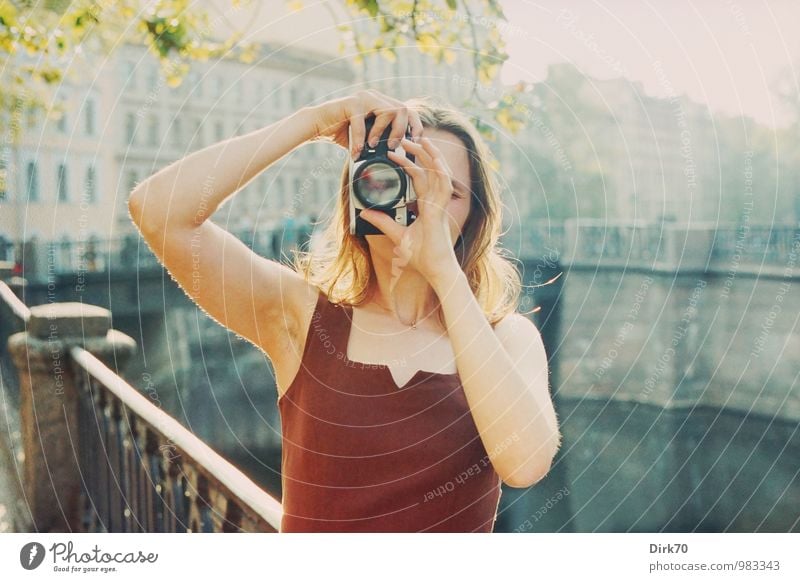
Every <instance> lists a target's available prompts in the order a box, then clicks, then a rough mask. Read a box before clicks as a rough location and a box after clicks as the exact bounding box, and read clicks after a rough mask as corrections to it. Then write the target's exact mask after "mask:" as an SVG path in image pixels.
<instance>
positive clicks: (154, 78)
mask: <svg viewBox="0 0 800 582" xmlns="http://www.w3.org/2000/svg"><path fill="white" fill-rule="evenodd" d="M157 86H158V66H157V65H150V67H149V68H148V69H147V88H148V89H149V90H150V91H153V90H155V88H156V87H157Z"/></svg>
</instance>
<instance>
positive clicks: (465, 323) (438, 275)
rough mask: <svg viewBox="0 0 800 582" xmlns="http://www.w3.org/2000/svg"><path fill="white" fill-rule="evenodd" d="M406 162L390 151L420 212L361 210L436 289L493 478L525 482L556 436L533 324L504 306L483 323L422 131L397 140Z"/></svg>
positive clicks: (441, 176)
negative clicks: (497, 317)
mask: <svg viewBox="0 0 800 582" xmlns="http://www.w3.org/2000/svg"><path fill="white" fill-rule="evenodd" d="M402 144H403V147H404V148H405V149H406V150H408V151H410V152H411V153H413V154H414V155H415V156H416V161H415V162H412V161H410V160H409V159H407V158H406V157H405V156H403V155H398V154H396V153H395V152H390V153H389V154H388V155H389V157H390V158H391V159H392V160H394V161H395V162H396V163H397V164H398V165H400V166H402V167H403V168H404V169H405V171H406V172H407V173H408V174H409V175H410V176H411V178H412V180H413V181H414V189H415V191H416V193H417V196H418V200H419V205H420V213H419V217H418V219H417V220H415V221H414V222H413V223H412V224H411V225H410V226H401V225H399V224H397V223H396V222H395V221H394V220H392V219H391V218H389V217H388V216H387V215H386V214H384V213H382V212H378V211H376V210H363V211H362V212H361V216H362V218H365V219H366V220H367V221H368V222H371V223H372V224H373V225H375V226H377V227H378V228H379V229H380V230H381V231H382V232H384V233H385V234H386V235H388V236H389V237H390V238H391V239H392V241H393V242H394V243H395V245H397V246H396V247H395V254H396V256H398V257H399V258H400V259H401V262H402V263H404V264H409V265H411V266H412V267H414V268H415V269H416V270H417V271H419V272H420V273H422V274H423V276H424V277H425V278H426V279H427V280H428V283H429V284H430V285H431V287H432V288H433V290H434V292H435V293H436V294H437V296H438V297H439V301H440V303H441V304H442V309H443V311H444V317H445V325H446V327H447V334H448V336H449V337H450V341H451V342H452V345H453V351H454V352H455V354H456V367H457V368H458V375H459V377H460V379H461V384H462V385H463V386H464V393H465V394H466V397H467V402H468V404H469V407H470V410H471V411H472V417H473V419H474V421H475V426H476V427H477V429H478V432H479V433H480V436H481V439H482V441H483V444H484V448H485V449H486V452H487V454H488V455H489V459H490V460H491V462H492V465H493V466H494V468H495V470H496V471H497V473H498V475H500V478H501V479H502V480H503V481H504V482H505V483H506V484H507V485H510V486H512V487H530V486H531V485H533V484H534V483H536V482H537V481H539V480H540V479H541V478H542V477H544V476H545V475H546V474H547V472H548V471H549V470H550V465H551V464H552V461H553V457H554V456H555V454H556V452H557V451H558V448H559V446H560V444H561V435H560V434H559V431H558V421H557V419H556V413H555V409H554V408H553V403H552V401H551V399H550V395H549V381H548V379H549V370H548V366H547V355H546V354H545V351H544V345H543V344H542V338H541V336H540V335H539V330H537V329H536V326H535V325H534V324H533V322H531V321H530V320H529V319H527V318H526V317H524V316H522V315H519V314H512V315H509V316H508V317H506V318H505V319H504V320H503V321H501V322H499V323H498V324H497V325H496V326H495V329H492V326H491V325H489V322H488V321H487V320H486V316H485V315H484V313H483V309H481V306H480V305H479V304H478V300H477V299H476V298H475V295H474V294H473V293H472V289H471V288H470V286H469V282H468V281H467V276H466V275H465V274H464V271H463V270H462V269H461V266H460V265H459V264H458V260H457V258H456V254H455V251H454V249H453V240H452V234H451V232H450V225H449V223H448V217H447V213H446V211H445V209H446V207H447V203H448V201H449V200H450V196H451V193H452V192H453V185H452V182H451V178H450V171H449V168H447V164H446V162H445V160H444V158H443V156H442V153H441V151H439V149H438V148H437V147H436V146H434V145H433V143H432V142H431V141H430V140H429V139H428V138H425V137H423V138H422V139H421V140H420V143H419V144H415V143H412V142H410V141H409V140H407V139H404V140H402Z"/></svg>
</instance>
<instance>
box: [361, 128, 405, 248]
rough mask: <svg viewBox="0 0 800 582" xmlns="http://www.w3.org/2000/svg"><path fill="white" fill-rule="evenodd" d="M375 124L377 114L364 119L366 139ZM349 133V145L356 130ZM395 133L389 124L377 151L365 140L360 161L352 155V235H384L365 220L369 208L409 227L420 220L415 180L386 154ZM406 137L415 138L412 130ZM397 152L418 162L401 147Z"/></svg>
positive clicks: (376, 148)
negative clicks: (391, 137)
mask: <svg viewBox="0 0 800 582" xmlns="http://www.w3.org/2000/svg"><path fill="white" fill-rule="evenodd" d="M374 123H375V116H374V115H370V116H368V117H367V118H366V119H365V120H364V124H365V126H366V133H365V136H369V132H370V130H371V129H372V126H373V124H374ZM348 131H349V144H352V143H353V130H352V127H351V128H349V130H348ZM391 131H392V126H391V124H389V125H388V126H387V127H386V129H385V130H384V132H383V135H381V137H380V139H379V140H378V143H377V144H375V147H374V148H372V147H370V145H369V144H368V143H366V137H365V143H364V147H363V149H362V150H361V152H360V153H359V156H358V159H356V160H354V159H353V157H352V156H350V172H349V180H350V184H349V185H350V188H349V191H350V205H349V208H350V233H351V234H355V235H365V234H384V233H383V232H382V231H381V230H380V229H379V228H377V227H375V226H373V225H372V224H370V223H369V222H367V221H366V220H364V219H363V218H361V216H360V214H361V211H362V210H364V209H367V208H370V209H372V210H377V211H379V212H383V213H384V214H387V215H388V216H389V217H391V218H392V219H393V220H394V221H395V222H397V223H398V224H402V225H403V226H409V225H410V224H412V223H413V222H414V220H416V218H417V213H416V200H417V197H416V194H415V193H414V186H413V184H412V182H411V177H410V176H409V175H408V174H406V172H405V170H404V169H403V168H402V167H400V166H398V165H397V164H396V163H395V162H393V161H392V160H390V159H389V158H388V157H387V155H386V154H387V152H388V151H389V145H388V140H389V134H390V133H391ZM406 137H407V138H409V139H410V138H411V132H410V131H409V130H406ZM394 151H395V152H397V153H398V154H400V155H405V156H406V157H407V158H408V159H409V160H411V161H412V162H413V161H414V154H410V153H408V152H405V151H404V150H403V148H402V146H400V145H398V146H397V148H395V150H394Z"/></svg>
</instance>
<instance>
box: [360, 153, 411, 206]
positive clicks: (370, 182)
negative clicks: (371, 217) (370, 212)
mask: <svg viewBox="0 0 800 582" xmlns="http://www.w3.org/2000/svg"><path fill="white" fill-rule="evenodd" d="M402 187H403V182H402V178H401V176H400V174H399V173H398V168H397V166H396V165H389V164H387V163H385V162H375V163H373V164H368V165H366V166H363V168H361V171H359V172H358V173H357V175H356V177H355V180H353V188H354V189H355V194H356V196H358V197H359V199H360V200H361V201H362V202H363V203H364V205H365V206H391V205H393V204H394V203H395V202H396V200H397V199H398V197H399V196H400V193H401V191H402Z"/></svg>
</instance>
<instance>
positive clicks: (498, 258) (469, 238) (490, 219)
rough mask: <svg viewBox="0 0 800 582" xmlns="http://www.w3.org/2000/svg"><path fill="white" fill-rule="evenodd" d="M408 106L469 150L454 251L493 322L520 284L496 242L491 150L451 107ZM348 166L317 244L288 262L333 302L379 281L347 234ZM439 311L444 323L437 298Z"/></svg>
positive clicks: (356, 299) (349, 300)
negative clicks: (465, 203)
mask: <svg viewBox="0 0 800 582" xmlns="http://www.w3.org/2000/svg"><path fill="white" fill-rule="evenodd" d="M406 105H407V106H408V107H410V108H413V109H414V110H415V111H417V112H418V113H419V116H420V120H421V121H422V125H423V129H434V130H440V131H446V132H449V133H451V134H452V135H454V136H455V137H457V138H458V139H459V140H460V141H461V142H462V143H463V144H464V147H465V148H466V150H467V155H468V158H469V168H470V182H471V184H470V190H471V196H472V201H471V207H470V213H469V215H468V217H467V220H466V221H465V223H464V227H463V228H462V232H461V234H460V235H459V237H458V240H457V241H456V244H455V246H454V250H455V252H456V256H457V258H458V261H459V264H460V266H461V269H462V270H463V271H464V273H465V274H466V276H467V280H468V281H469V286H470V288H471V289H472V292H473V294H474V295H475V297H476V299H477V301H478V303H479V305H480V306H481V308H482V310H483V312H484V313H485V315H486V318H487V320H488V321H489V323H490V324H491V325H492V326H494V325H495V324H496V323H498V322H499V321H500V320H502V319H503V318H504V317H505V316H506V315H508V314H509V313H513V312H515V311H516V310H517V307H518V305H519V298H520V293H521V287H522V285H521V280H520V276H519V273H518V271H517V270H516V268H515V267H514V265H513V264H512V263H511V257H510V256H509V255H508V254H507V251H506V249H504V248H502V247H500V246H499V245H498V239H499V237H500V235H501V223H502V203H501V200H500V193H499V187H498V185H497V180H496V179H495V176H494V170H493V168H492V161H491V160H492V154H491V151H490V150H489V148H488V147H487V146H486V144H485V143H484V141H483V139H482V138H481V136H480V134H479V133H478V130H477V129H476V128H475V126H474V125H473V124H472V123H471V122H470V121H469V119H467V118H466V117H465V116H464V115H462V114H461V113H459V112H457V111H456V110H454V109H453V108H452V107H450V106H448V105H446V104H443V103H441V102H438V101H436V100H434V99H433V98H431V97H417V98H414V99H410V100H408V101H406ZM348 166H349V163H348V162H345V165H344V168H343V170H342V175H341V183H340V188H339V196H338V199H337V203H336V209H335V211H334V213H333V215H332V217H331V219H330V220H329V222H328V223H327V225H326V226H325V228H324V230H323V231H322V233H321V238H320V241H319V243H318V244H315V248H314V249H311V248H310V245H309V248H308V250H305V251H302V250H297V251H295V253H294V258H293V259H292V263H293V266H294V269H295V270H296V271H297V273H299V274H301V275H302V276H303V277H304V278H305V280H306V281H308V282H309V283H311V284H313V285H316V286H317V287H319V288H320V289H321V290H322V291H323V292H324V293H325V294H326V295H327V296H328V299H329V300H330V301H331V302H333V303H346V304H349V305H354V306H359V305H361V304H363V303H365V302H366V301H368V300H369V299H370V297H371V296H372V294H373V293H374V292H375V290H376V288H377V284H376V279H375V270H374V267H373V264H372V256H371V254H370V250H369V245H368V244H367V241H366V239H365V237H364V236H363V235H359V236H357V235H354V234H350V214H349V212H348V204H349V199H350V192H349V176H348ZM437 303H438V299H437ZM437 311H438V317H439V321H440V322H441V323H442V325H444V315H443V313H442V309H441V303H438V304H437Z"/></svg>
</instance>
